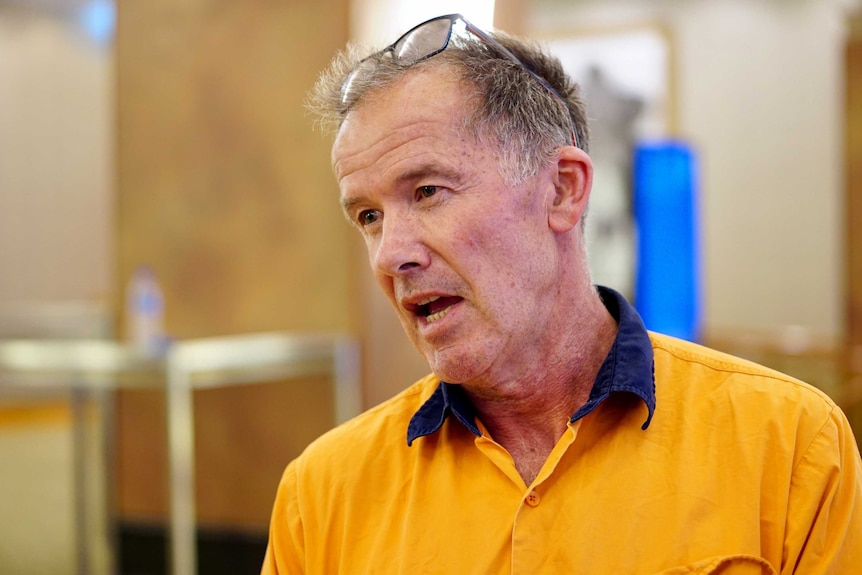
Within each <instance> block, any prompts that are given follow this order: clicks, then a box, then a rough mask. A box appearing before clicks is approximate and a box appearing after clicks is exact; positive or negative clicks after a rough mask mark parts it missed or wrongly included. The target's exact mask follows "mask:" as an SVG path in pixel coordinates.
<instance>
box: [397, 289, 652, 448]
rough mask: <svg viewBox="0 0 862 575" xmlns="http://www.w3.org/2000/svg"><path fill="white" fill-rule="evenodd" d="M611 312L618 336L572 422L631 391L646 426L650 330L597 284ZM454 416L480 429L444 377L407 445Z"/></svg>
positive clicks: (458, 389) (411, 430)
mask: <svg viewBox="0 0 862 575" xmlns="http://www.w3.org/2000/svg"><path fill="white" fill-rule="evenodd" d="M596 289H597V290H598V293H599V296H600V297H601V298H602V303H604V305H605V307H606V308H607V310H608V311H609V312H610V314H611V315H612V316H613V317H614V319H616V320H617V324H618V328H617V336H616V339H615V340H614V343H613V345H612V346H611V350H610V351H609V352H608V355H607V357H606V358H605V361H604V363H602V366H601V368H600V369H599V373H598V375H596V381H595V383H594V384H593V389H592V390H591V391H590V397H589V399H588V400H587V403H585V404H584V405H582V406H581V407H580V409H578V410H577V411H576V412H575V413H574V414H573V415H572V417H571V421H573V422H574V421H577V420H578V419H580V418H582V417H584V416H586V415H587V414H588V413H590V412H591V411H593V410H594V409H595V408H596V407H598V405H599V404H600V403H602V402H603V401H604V400H605V399H607V398H608V397H609V396H610V395H611V394H612V393H617V392H622V393H631V394H634V395H636V396H637V397H639V398H640V399H641V400H643V402H644V403H645V404H646V407H647V410H648V414H647V418H646V421H645V422H644V424H643V426H642V427H641V428H642V429H646V428H647V427H648V426H649V424H650V421H651V420H652V416H653V413H654V412H655V377H654V366H653V351H652V344H651V343H650V339H649V334H648V333H647V330H646V328H645V327H644V324H643V321H641V318H640V316H639V315H638V313H637V311H635V309H634V307H632V305H631V304H630V303H629V302H627V301H626V299H625V298H624V297H623V296H622V295H620V294H619V293H617V292H616V291H614V290H612V289H610V288H606V287H603V286H597V288H596ZM450 414H454V415H455V417H456V418H457V419H458V421H460V422H461V424H462V425H464V426H465V427H466V428H467V429H469V430H470V431H471V432H472V433H474V434H476V435H481V434H482V432H481V431H480V430H479V428H478V426H477V425H476V414H475V411H474V410H473V406H472V404H471V403H470V400H469V399H468V398H467V395H466V394H465V393H464V391H463V389H462V388H461V386H460V385H453V384H451V383H447V382H445V381H441V382H440V385H439V386H437V389H436V390H435V391H434V393H433V394H432V395H431V397H429V398H428V399H427V400H426V401H425V403H423V404H422V407H420V408H419V410H418V411H417V412H416V413H415V414H414V415H413V417H412V418H411V419H410V424H409V425H408V426H407V445H411V444H412V443H413V441H414V440H416V439H417V438H419V437H422V436H424V435H431V434H433V433H436V432H437V430H439V429H440V427H442V425H443V422H444V421H446V418H447V417H449V415H450Z"/></svg>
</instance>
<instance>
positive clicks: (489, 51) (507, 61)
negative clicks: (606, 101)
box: [309, 15, 589, 184]
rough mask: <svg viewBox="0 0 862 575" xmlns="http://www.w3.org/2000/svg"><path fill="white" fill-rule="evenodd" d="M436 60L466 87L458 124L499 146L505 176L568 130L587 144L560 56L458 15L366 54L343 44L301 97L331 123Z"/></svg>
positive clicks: (521, 174)
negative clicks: (463, 115)
mask: <svg viewBox="0 0 862 575" xmlns="http://www.w3.org/2000/svg"><path fill="white" fill-rule="evenodd" d="M417 46H418V47H417ZM402 54H405V55H404V56H403V57H402V56H401V55H402ZM428 54H431V55H430V56H429V55H428ZM417 56H419V57H418V60H417V59H416V57H417ZM439 65H448V66H451V67H452V69H453V71H454V72H455V73H456V74H457V75H458V76H459V77H460V78H461V79H462V80H463V81H464V82H465V83H466V84H467V85H470V86H471V87H472V88H473V91H474V94H473V97H472V98H471V99H470V100H471V101H469V102H465V106H467V105H470V106H471V107H472V110H471V111H472V114H471V116H470V117H469V119H468V122H469V123H468V125H466V126H465V129H469V130H471V131H472V132H473V134H474V135H476V136H477V137H481V138H482V139H487V141H488V142H491V143H494V144H495V145H497V146H498V147H499V149H500V150H499V151H500V160H501V166H500V169H501V171H502V173H503V175H504V176H505V177H506V179H507V181H509V183H512V184H517V183H520V182H522V181H523V180H524V179H525V178H527V177H529V176H530V175H532V174H534V173H535V172H536V170H538V169H539V167H540V166H541V165H542V164H543V163H544V162H545V161H546V160H547V159H548V157H549V156H550V155H551V154H552V153H553V151H554V150H555V149H556V148H558V147H560V146H563V145H567V144H572V143H573V142H572V139H573V137H572V132H573V131H574V140H575V145H577V146H578V147H579V148H581V149H582V150H584V151H585V152H588V151H589V131H588V127H587V119H586V112H585V109H584V105H583V102H582V101H581V99H580V97H579V90H578V86H577V85H576V84H574V83H573V82H572V81H571V79H569V77H568V76H567V75H566V74H565V72H564V71H563V68H562V65H561V64H560V61H559V60H558V59H557V58H555V57H553V56H551V55H549V54H547V53H546V52H544V51H543V50H542V49H541V47H539V46H538V45H536V44H534V43H531V42H528V41H526V40H523V39H519V38H515V37H512V36H508V35H506V34H504V33H501V32H496V33H493V34H489V33H486V32H483V31H482V30H479V29H478V28H476V27H474V26H473V25H471V24H469V22H467V21H466V20H464V19H463V18H461V17H460V16H458V15H449V16H441V17H439V18H436V19H432V20H429V21H428V22H424V23H422V24H419V25H418V26H416V27H415V28H413V29H411V30H410V31H408V32H407V33H406V34H404V35H403V36H402V37H401V38H399V40H398V41H396V42H395V43H394V44H392V45H391V46H388V47H387V48H386V49H384V50H382V51H379V52H375V53H373V54H371V55H365V54H363V53H361V52H360V51H359V50H358V49H357V48H356V47H355V46H351V47H349V48H348V50H346V51H344V52H342V53H340V54H339V55H337V56H336V58H335V59H334V60H333V62H332V64H331V65H330V67H329V69H328V70H327V71H326V72H324V73H323V74H322V75H321V77H320V79H319V81H318V82H317V84H316V86H315V88H314V90H313V92H312V95H311V98H310V100H309V104H310V107H311V108H312V109H313V110H314V111H315V112H317V113H318V114H319V116H320V120H321V123H322V124H323V125H324V126H326V127H327V128H329V129H338V128H340V127H341V124H342V122H343V121H344V119H345V117H346V116H347V114H348V113H349V112H350V110H352V109H353V108H354V107H356V106H358V105H361V104H362V102H363V101H364V99H365V98H366V97H374V94H375V93H377V92H379V91H380V90H383V89H385V88H386V87H388V86H391V85H392V84H393V83H396V82H398V81H400V80H401V79H402V78H403V77H404V76H405V75H407V74H410V73H413V72H415V71H417V70H419V69H422V68H423V67H428V66H439Z"/></svg>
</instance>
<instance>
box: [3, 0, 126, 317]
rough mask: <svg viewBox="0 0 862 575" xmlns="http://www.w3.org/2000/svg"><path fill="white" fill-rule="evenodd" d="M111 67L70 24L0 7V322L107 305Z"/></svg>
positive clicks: (107, 56) (104, 52)
mask: <svg viewBox="0 0 862 575" xmlns="http://www.w3.org/2000/svg"><path fill="white" fill-rule="evenodd" d="M112 66H113V62H112V57H111V53H110V50H109V47H105V46H101V45H99V44H97V43H95V42H93V41H92V40H90V39H88V38H87V37H86V36H84V35H83V34H82V33H80V32H78V31H76V29H75V27H74V23H73V22H72V21H71V20H70V19H68V18H64V17H62V16H61V15H56V14H46V13H43V12H36V11H24V10H21V9H14V8H13V7H10V6H4V5H3V4H2V3H0V320H2V318H3V317H4V316H5V314H6V313H11V312H10V311H9V310H11V309H12V308H13V307H14V308H16V309H20V308H22V307H26V306H27V305H28V304H46V303H57V302H69V301H74V302H91V303H95V304H100V305H102V306H106V305H107V304H108V301H109V299H110V296H111V287H112V281H113V278H112V273H113V269H114V267H113V252H112V245H113V243H112V232H113V206H114V203H113V195H112V192H113V189H112V178H113V172H112V170H113V99H112V83H113V73H112V72H113V68H112Z"/></svg>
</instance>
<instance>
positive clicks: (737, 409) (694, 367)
mask: <svg viewBox="0 0 862 575" xmlns="http://www.w3.org/2000/svg"><path fill="white" fill-rule="evenodd" d="M602 296H603V299H604V300H605V302H606V305H608V307H609V309H610V310H611V311H612V313H614V315H615V316H616V317H617V319H618V322H619V326H620V329H619V334H618V336H617V341H616V343H615V344H614V347H613V349H612V350H611V352H610V354H609V356H608V359H607V360H606V361H605V364H604V365H603V367H602V370H601V371H600V373H599V377H598V378H597V380H596V386H595V387H594V389H593V395H592V397H591V398H590V401H589V403H588V404H587V405H586V406H584V408H582V409H581V410H579V411H578V412H577V413H576V414H574V415H573V417H572V420H570V421H569V423H568V428H567V430H566V432H565V433H564V434H563V436H562V437H561V438H560V440H559V441H558V443H557V445H556V447H555V448H554V450H553V451H552V453H551V455H550V456H549V457H548V459H547V461H546V462H545V464H544V467H543V468H542V470H541V472H540V473H539V475H538V476H537V478H536V479H535V481H534V482H533V483H532V485H525V484H524V482H523V480H522V479H521V477H520V476H519V475H518V473H517V471H516V469H515V465H514V463H513V461H512V458H511V457H510V456H509V454H508V453H507V452H506V450H505V449H503V447H501V446H500V445H499V444H497V443H496V442H495V441H494V439H493V438H492V437H490V436H489V435H488V433H487V431H486V430H485V429H484V427H483V426H482V424H481V422H480V421H478V420H476V419H475V418H474V417H473V415H472V411H471V408H470V405H469V401H467V400H466V397H465V396H464V395H463V394H462V393H461V392H460V388H459V387H458V386H456V385H449V384H441V383H440V382H439V380H438V379H437V378H435V377H433V376H428V377H426V378H424V379H422V380H421V381H419V382H417V383H416V384H414V385H413V386H412V387H410V388H409V389H407V390H405V391H404V392H403V393H401V394H399V395H398V396H396V397H395V398H393V399H391V400H389V401H387V402H385V403H383V404H381V405H379V406H377V407H375V408H373V409H371V410H370V411H368V412H366V413H364V414H363V415H361V416H359V417H357V418H356V419H353V420H352V421H350V422H348V423H346V424H344V425H342V426H340V427H338V428H336V429H335V430H333V431H331V432H329V433H327V434H325V435H324V436H322V437H321V438H320V439H318V440H317V441H315V442H314V443H313V444H311V445H310V446H309V447H308V448H307V449H306V450H305V452H304V453H303V454H302V455H301V456H299V457H298V458H297V459H296V460H294V461H293V462H291V463H290V464H289V465H288V466H287V469H286V471H285V473H284V476H283V478H282V481H281V483H280V485H279V488H278V493H277V497H276V501H275V506H274V509H273V514H272V522H271V528H270V540H269V546H268V549H267V552H266V558H265V562H264V566H263V570H262V573H263V574H266V575H270V574H276V573H278V574H281V575H287V574H299V573H305V574H309V575H312V574H321V575H333V574H338V573H350V574H360V573H368V574H371V573H375V574H379V573H387V574H388V573H399V574H410V575H415V574H424V573H459V574H460V573H469V574H474V573H475V574H479V573H481V574H497V573H515V574H524V575H527V574H544V573H548V574H556V573H589V574H599V575H616V574H623V575H656V574H663V575H674V574H680V575H681V574H683V573H685V574H707V573H716V574H718V573H721V574H723V575H734V574H740V575H741V574H749V573H750V574H761V573H781V574H790V573H799V574H805V575H808V574H821V573H823V574H825V573H831V574H836V575H838V574H846V575H856V574H862V462H860V457H859V451H858V447H857V446H856V443H855V440H854V437H853V434H852V432H851V429H850V427H849V424H848V422H847V419H846V418H845V416H844V414H843V413H842V412H841V410H840V409H839V408H838V407H836V405H835V404H834V403H833V402H832V401H831V400H830V399H829V398H828V397H826V396H825V395H824V394H823V393H822V392H820V391H819V390H817V389H815V388H813V387H811V386H809V385H807V384H805V383H802V382H800V381H797V380H795V379H793V378H790V377H788V376H785V375H782V374H780V373H777V372H775V371H772V370H769V369H766V368H764V367H761V366H758V365H755V364H753V363H750V362H746V361H743V360H740V359H737V358H734V357H731V356H728V355H725V354H722V353H719V352H716V351H713V350H710V349H707V348H704V347H700V346H698V345H695V344H692V343H688V342H683V341H679V340H675V339H673V338H669V337H666V336H662V335H657V334H647V332H646V331H645V330H644V328H643V325H642V324H641V322H640V319H639V318H638V317H637V314H636V313H635V312H634V310H633V308H631V306H629V304H628V303H626V302H625V300H623V299H622V298H621V297H620V296H618V295H617V294H614V293H613V292H610V291H609V290H603V291H602ZM653 365H654V368H655V380H654V382H655V387H654V391H653V378H652V368H653ZM653 406H654V411H653ZM411 420H412V421H411ZM408 424H409V434H410V437H409V440H410V445H408V441H407V438H406V435H407V434H408Z"/></svg>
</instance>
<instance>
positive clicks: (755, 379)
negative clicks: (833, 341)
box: [650, 332, 835, 410]
mask: <svg viewBox="0 0 862 575" xmlns="http://www.w3.org/2000/svg"><path fill="white" fill-rule="evenodd" d="M650 341H651V342H652V346H653V354H654V360H655V370H656V379H657V380H658V379H659V377H660V376H661V377H664V378H686V380H685V381H684V382H682V383H688V384H691V385H694V384H696V385H697V386H698V387H700V388H701V391H711V392H720V391H724V392H726V393H731V394H732V393H747V392H751V393H755V392H761V391H764V392H768V394H767V395H769V396H770V397H778V398H787V399H792V400H794V401H805V402H811V403H812V404H815V405H821V406H822V407H823V408H825V409H827V410H831V409H833V408H834V407H835V403H834V402H833V401H832V399H830V398H829V396H828V395H826V393H824V392H823V391H821V390H820V389H818V388H816V387H814V386H812V385H810V384H808V383H805V382H803V381H800V380H799V379H796V378H795V377H792V376H790V375H787V374H784V373H781V372H779V371H776V370H774V369H770V368H768V367H765V366H763V365H760V364H758V363H755V362H753V361H749V360H746V359H742V358H739V357H736V356H733V355H730V354H727V353H723V352H720V351H717V350H714V349H711V348H708V347H704V346H702V345H699V344H696V343H692V342H688V341H683V340H679V339H676V338H673V337H670V336H666V335H661V334H656V333H652V332H651V333H650Z"/></svg>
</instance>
